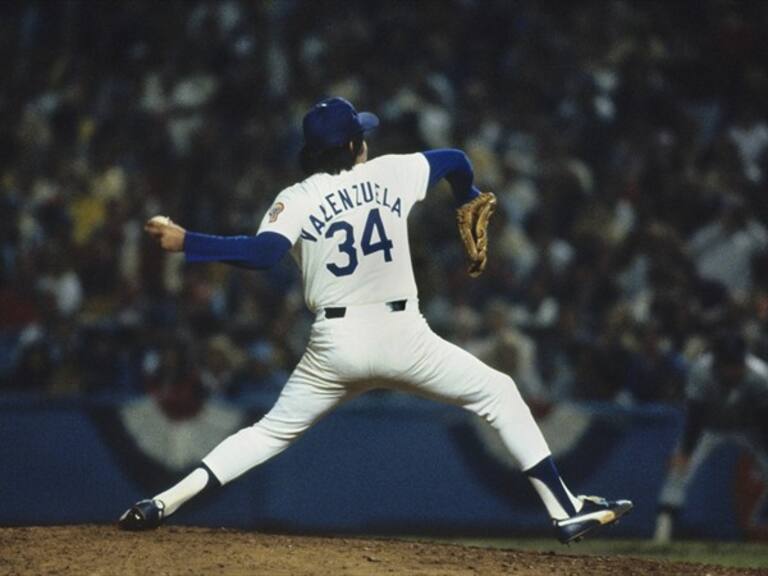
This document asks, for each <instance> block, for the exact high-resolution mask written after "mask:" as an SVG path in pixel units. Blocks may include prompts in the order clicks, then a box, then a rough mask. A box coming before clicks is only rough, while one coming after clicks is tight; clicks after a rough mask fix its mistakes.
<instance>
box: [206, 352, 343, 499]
mask: <svg viewBox="0 0 768 576" xmlns="http://www.w3.org/2000/svg"><path fill="white" fill-rule="evenodd" d="M353 395H355V393H352V392H350V391H349V390H348V389H347V388H345V387H344V386H343V385H340V384H333V383H329V382H324V381H322V380H320V379H319V378H318V377H317V376H316V375H315V374H312V373H311V371H309V370H307V369H304V368H303V367H301V366H299V367H297V369H296V371H294V373H293V374H292V375H291V377H290V379H289V380H288V382H287V383H286V385H285V388H284V389H283V392H282V393H281V394H280V397H279V398H278V400H277V403H276V404H275V406H274V407H273V408H272V410H270V411H269V413H268V414H266V415H265V416H264V417H263V418H262V419H261V420H259V421H258V422H257V423H256V424H254V425H253V426H249V427H248V428H243V429H242V430H240V431H239V432H236V433H234V434H232V435H231V436H230V437H229V438H227V439H225V440H224V441H223V442H221V444H219V445H218V446H216V448H214V449H213V450H212V451H211V452H210V453H209V454H208V455H207V456H206V457H205V458H203V462H204V463H205V464H206V465H207V466H208V467H209V468H210V469H211V471H212V472H213V473H214V474H215V475H216V477H217V478H218V479H219V481H220V482H221V483H222V484H227V483H228V482H231V481H232V480H234V479H235V478H237V477H238V476H240V475H241V474H243V473H245V472H247V471H248V470H250V469H251V468H253V467H255V466H258V465H259V464H261V463H263V462H265V461H267V460H269V459H270V458H272V457H274V456H276V455H277V454H279V453H280V452H282V451H283V450H285V449H286V448H287V447H288V446H289V445H290V444H291V443H292V442H293V441H294V440H296V439H297V438H298V437H299V436H300V435H301V434H302V433H303V432H304V431H306V430H307V429H308V428H309V427H310V426H312V424H314V423H315V422H317V421H318V420H319V419H320V418H321V417H322V416H323V415H325V414H327V413H328V412H329V411H331V410H332V409H333V408H334V407H335V406H337V405H338V404H339V403H340V402H342V401H344V400H345V399H348V398H350V397H351V396H353Z"/></svg>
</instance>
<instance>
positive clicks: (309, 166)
mask: <svg viewBox="0 0 768 576" xmlns="http://www.w3.org/2000/svg"><path fill="white" fill-rule="evenodd" d="M350 142H352V148H351V149H350V146H349V143H350ZM362 150H363V135H362V134H358V135H356V136H354V137H352V138H351V139H350V140H349V141H347V142H345V143H344V144H343V145H341V146H334V147H333V148H323V149H321V150H316V149H313V148H308V147H307V146H304V147H303V148H302V149H301V153H300V154H299V163H300V164H301V169H302V171H303V172H304V174H306V175H307V176H309V175H311V174H315V173H316V172H327V173H328V174H338V173H339V172H341V171H342V170H349V169H350V168H352V166H354V165H355V160H356V159H357V157H358V156H359V155H360V152H361V151H362Z"/></svg>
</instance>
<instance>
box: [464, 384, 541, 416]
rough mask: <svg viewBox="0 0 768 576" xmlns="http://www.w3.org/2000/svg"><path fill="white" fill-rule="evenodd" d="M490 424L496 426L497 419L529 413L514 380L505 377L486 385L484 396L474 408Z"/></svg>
mask: <svg viewBox="0 0 768 576" xmlns="http://www.w3.org/2000/svg"><path fill="white" fill-rule="evenodd" d="M474 411H475V412H476V413H477V414H478V415H479V416H481V417H482V418H484V419H485V420H486V421H487V422H488V423H489V424H490V425H491V426H493V427H498V422H499V419H506V418H508V417H513V416H515V415H519V414H521V413H526V412H527V413H529V414H530V409H529V408H528V405H527V404H526V403H525V401H524V400H523V398H522V396H520V392H519V391H518V389H517V386H516V385H515V383H514V381H513V380H512V379H511V378H509V377H507V378H504V379H496V380H494V381H493V383H492V385H490V386H489V387H488V394H487V396H486V398H485V399H484V400H483V401H482V402H481V403H479V404H478V405H477V406H476V409H475V410H474Z"/></svg>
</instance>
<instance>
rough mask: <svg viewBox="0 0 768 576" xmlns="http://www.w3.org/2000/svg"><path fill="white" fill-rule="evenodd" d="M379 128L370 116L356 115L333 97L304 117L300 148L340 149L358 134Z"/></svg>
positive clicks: (350, 108)
mask: <svg viewBox="0 0 768 576" xmlns="http://www.w3.org/2000/svg"><path fill="white" fill-rule="evenodd" d="M378 125H379V118H378V117H377V116H376V115H375V114H372V113H371V112H358V111H357V110H355V107H354V106H352V104H350V103H349V102H348V101H347V100H345V99H344V98H340V97H339V96H335V97H333V98H326V99H325V100H321V101H320V102H318V103H317V104H315V105H314V106H312V108H311V110H310V111H309V112H307V113H306V115H305V116H304V122H303V127H304V144H305V145H306V146H307V147H308V148H313V149H316V150H322V149H324V148H333V147H335V146H342V145H343V144H345V143H346V142H349V140H351V139H352V138H354V137H355V136H357V135H358V134H362V133H364V132H367V131H368V130H372V129H373V128H376V126H378Z"/></svg>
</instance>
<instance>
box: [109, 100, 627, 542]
mask: <svg viewBox="0 0 768 576" xmlns="http://www.w3.org/2000/svg"><path fill="white" fill-rule="evenodd" d="M378 123H379V121H378V118H377V117H376V116H375V115H374V114H371V113H369V112H357V111H356V110H355V108H354V107H353V106H352V105H351V104H350V103H349V102H347V101H346V100H344V99H343V98H338V97H337V98H329V99H326V100H323V101H321V102H319V103H317V104H316V105H315V106H313V107H312V108H311V109H310V110H309V112H308V113H307V114H306V115H305V117H304V121H303V131H304V147H303V149H302V151H301V159H300V160H301V165H302V168H303V170H304V171H305V173H306V175H307V177H306V179H304V180H302V181H301V182H299V183H297V184H294V185H293V186H289V187H288V188H286V189H284V190H283V191H282V192H280V193H279V194H278V195H277V197H276V198H275V200H274V203H273V204H272V206H271V208H270V209H269V210H268V212H267V213H266V214H265V215H264V218H263V220H262V221H261V226H260V228H259V231H258V234H257V235H256V236H236V237H220V236H209V235H204V234H197V233H193V232H189V231H186V230H184V229H183V228H182V227H180V226H178V225H177V224H175V223H173V222H172V221H170V219H168V218H167V217H155V218H153V219H151V220H150V221H149V222H148V223H147V225H146V230H147V232H148V233H149V234H150V235H152V236H153V237H154V238H156V239H157V241H158V242H159V243H160V245H161V246H162V248H163V249H165V250H168V251H172V252H181V251H183V252H184V254H185V256H186V259H187V261H188V262H216V261H218V262H227V263H236V264H237V265H240V266H246V267H250V268H255V269H266V268H269V267H271V266H274V265H275V264H276V263H277V262H278V261H280V259H281V258H283V256H284V255H285V254H286V253H287V252H289V251H290V252H291V254H292V255H293V257H294V258H295V260H296V262H297V263H298V266H299V267H300V269H301V275H302V281H303V288H304V297H305V301H306V304H307V306H308V307H309V309H310V310H311V311H312V312H313V313H314V314H315V315H316V317H315V321H314V324H313V325H312V330H311V335H310V339H309V344H308V347H307V350H306V352H305V354H304V355H303V357H302V358H301V360H300V361H299V363H298V365H297V366H296V368H295V370H294V371H293V373H292V374H291V376H290V378H289V379H288V381H287V382H286V384H285V387H284V389H283V391H282V393H281V395H280V397H279V399H278V400H277V402H276V404H275V406H274V407H273V408H272V409H271V411H270V412H269V413H268V414H266V415H265V416H264V417H263V418H262V419H261V420H260V421H259V422H257V423H255V424H254V425H253V426H250V427H248V428H245V429H243V430H240V431H239V432H237V433H235V434H233V435H232V436H230V437H229V438H227V439H225V440H224V441H223V442H222V443H221V444H219V445H218V446H217V447H216V448H214V449H213V450H212V451H211V452H210V454H208V455H207V456H206V457H205V458H204V459H203V461H202V463H201V466H200V467H199V468H197V469H196V470H194V471H193V472H192V473H191V474H190V475H188V476H187V477H186V478H184V479H183V480H181V482H179V483H178V484H177V485H175V486H173V487H171V488H170V489H168V490H166V491H165V492H162V493H160V494H157V495H156V496H154V497H153V498H151V499H147V500H142V501H140V502H138V503H136V504H135V505H134V506H133V507H131V508H130V509H129V510H127V511H126V512H125V513H124V514H123V516H122V517H121V518H120V520H119V526H120V527H121V528H123V529H126V530H147V529H151V528H155V527H157V526H159V525H160V524H161V523H162V521H163V520H164V519H165V518H167V517H168V516H170V515H171V514H173V513H174V512H175V511H176V510H178V509H179V507H180V506H181V505H182V504H184V503H185V502H187V501H188V500H190V499H191V498H193V497H194V496H196V495H198V494H200V493H201V492H207V491H209V490H212V489H215V488H216V487H218V486H221V485H223V484H226V483H228V482H231V481H233V480H234V479H236V478H237V477H238V476H240V475H241V474H244V473H245V472H247V471H248V470H250V469H251V468H253V467H255V466H258V465H259V464H261V463H263V462H265V461H266V460H268V459H270V458H272V457H274V456H276V455H277V454H279V453H280V452H282V451H283V450H285V449H286V448H287V447H288V446H289V445H290V444H291V443H292V442H293V441H294V440H295V439H297V438H298V437H299V436H300V435H301V434H302V433H303V432H304V431H305V430H307V429H308V428H309V427H310V426H312V424H314V423H315V422H317V421H318V419H319V418H321V417H322V416H323V415H325V414H327V413H328V412H330V411H331V410H332V409H333V408H335V407H336V406H338V405H339V404H341V403H342V402H346V401H348V400H350V399H351V398H354V397H355V396H357V395H359V394H362V393H364V392H366V391H368V390H371V389H373V388H381V387H387V388H392V389H397V390H402V391H407V392H412V393H415V394H419V395H422V396H428V397H431V398H434V399H436V400H441V401H444V402H449V403H452V404H455V405H458V406H461V407H463V408H466V409H467V410H470V411H472V412H474V413H475V414H478V415H479V416H481V417H482V418H484V419H485V420H486V421H487V422H488V423H489V424H490V425H491V426H492V427H493V428H495V429H496V430H497V431H498V433H499V434H500V436H501V438H502V440H503V442H504V444H505V446H506V447H507V449H508V450H509V452H510V453H511V454H512V455H513V456H514V457H515V458H516V459H517V461H518V462H519V464H520V467H521V468H522V470H523V471H524V472H525V474H526V475H527V476H528V478H529V479H530V481H531V483H532V485H533V487H534V489H535V490H536V492H537V493H538V494H539V495H540V497H541V499H542V501H543V503H544V506H545V507H546V509H547V511H548V512H549V516H550V517H551V519H552V522H553V525H554V527H555V531H556V535H557V537H558V538H559V540H560V541H561V542H564V543H565V542H571V541H573V540H577V539H579V538H581V537H582V536H583V535H585V534H586V533H588V532H590V531H592V530H593V529H594V528H596V527H599V526H601V525H606V524H611V523H613V522H614V521H616V519H618V518H619V517H620V516H622V515H623V514H625V513H627V512H628V511H629V510H630V509H631V508H632V503H631V502H630V501H628V500H618V501H607V500H605V499H603V498H598V497H594V496H574V495H573V494H572V493H571V492H570V491H569V490H568V488H567V487H566V485H565V483H564V482H563V480H562V479H561V478H560V476H559V474H558V472H557V469H556V468H555V464H554V462H553V460H552V458H551V455H550V451H549V448H548V446H547V443H546V441H545V440H544V437H543V436H542V434H541V432H540V430H539V428H538V426H537V424H536V422H535V421H534V419H533V417H532V416H531V412H530V410H529V409H528V406H527V405H526V404H525V402H524V401H523V399H522V398H521V396H520V394H519V392H518V390H517V387H516V385H515V383H514V382H513V380H512V379H511V378H510V377H509V376H507V375H506V374H502V373H501V372H498V371H496V370H493V369H491V368H490V367H488V366H486V365H485V364H483V363H482V362H480V361H479V360H477V359H476V358H475V357H473V356H472V355H470V354H469V353H467V352H465V351H464V350H462V349H460V348H458V347H456V346H454V345H453V344H451V343H449V342H446V341H445V340H443V339H441V338H440V337H438V336H437V335H436V334H434V333H433V332H432V331H431V330H430V328H429V326H428V325H427V323H426V321H425V320H424V318H423V316H422V315H421V313H420V312H419V300H418V291H417V289H416V283H415V280H414V275H413V268H412V265H411V254H410V248H409V244H408V229H407V223H406V221H407V219H408V215H409V214H410V212H411V209H412V208H413V207H414V205H415V204H416V203H417V202H419V201H420V200H422V199H423V198H424V196H425V195H426V193H427V190H428V189H429V188H430V187H431V186H432V185H434V184H435V183H436V182H437V181H439V180H441V179H443V178H444V179H446V180H447V181H448V183H449V184H450V186H451V188H452V191H453V195H454V196H455V199H456V203H457V206H458V208H457V223H458V227H459V233H460V237H461V240H462V242H463V244H464V247H465V249H466V253H467V258H468V262H469V264H468V273H469V274H470V275H471V276H478V275H479V274H481V273H482V271H483V269H484V268H485V265H486V262H487V255H488V238H487V226H488V220H489V218H490V217H491V215H492V213H493V210H494V207H495V205H496V199H495V197H494V195H493V194H492V193H489V192H480V191H478V190H477V189H476V188H475V187H474V186H473V177H474V175H473V171H472V166H471V164H470V162H469V160H468V159H467V157H466V155H465V154H464V153H463V152H461V151H459V150H432V151H428V152H424V153H416V154H406V155H386V156H381V157H378V158H375V159H369V158H368V146H367V143H366V140H365V133H366V132H368V131H369V130H371V129H372V128H375V127H376V126H377V125H378Z"/></svg>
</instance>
